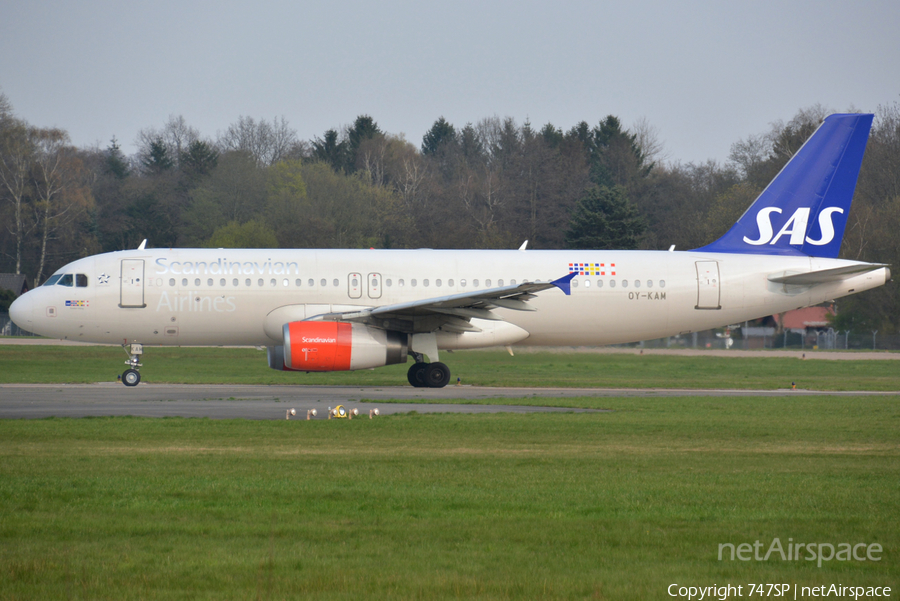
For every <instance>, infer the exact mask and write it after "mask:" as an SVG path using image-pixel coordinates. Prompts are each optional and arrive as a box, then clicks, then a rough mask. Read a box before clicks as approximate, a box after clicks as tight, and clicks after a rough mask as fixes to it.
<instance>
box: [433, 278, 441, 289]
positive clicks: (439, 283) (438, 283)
mask: <svg viewBox="0 0 900 601" xmlns="http://www.w3.org/2000/svg"><path fill="white" fill-rule="evenodd" d="M434 285H435V286H437V287H438V288H440V287H441V281H440V280H435V281H434Z"/></svg>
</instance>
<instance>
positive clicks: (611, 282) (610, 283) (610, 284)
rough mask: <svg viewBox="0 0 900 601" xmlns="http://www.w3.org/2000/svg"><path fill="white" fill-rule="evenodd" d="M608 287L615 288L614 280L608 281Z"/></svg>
mask: <svg viewBox="0 0 900 601" xmlns="http://www.w3.org/2000/svg"><path fill="white" fill-rule="evenodd" d="M609 287H610V288H615V287H616V281H615V280H610V281H609Z"/></svg>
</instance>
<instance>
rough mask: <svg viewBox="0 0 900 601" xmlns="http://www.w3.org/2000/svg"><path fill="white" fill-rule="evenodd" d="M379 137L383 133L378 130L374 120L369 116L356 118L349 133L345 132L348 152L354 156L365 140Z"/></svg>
mask: <svg viewBox="0 0 900 601" xmlns="http://www.w3.org/2000/svg"><path fill="white" fill-rule="evenodd" d="M380 135H383V133H382V131H381V130H380V129H378V124H377V123H375V120H374V119H372V117H370V116H369V115H360V116H359V117H357V118H356V121H354V122H353V127H351V128H350V131H349V132H347V140H348V142H350V151H351V152H352V153H353V155H354V156H355V155H356V151H357V149H358V148H359V145H360V144H362V143H363V142H364V141H365V140H369V139H371V138H374V137H375V136H380Z"/></svg>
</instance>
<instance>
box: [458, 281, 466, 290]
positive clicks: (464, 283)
mask: <svg viewBox="0 0 900 601" xmlns="http://www.w3.org/2000/svg"><path fill="white" fill-rule="evenodd" d="M459 285H460V286H462V287H463V288H465V287H466V281H465V280H460V281H459Z"/></svg>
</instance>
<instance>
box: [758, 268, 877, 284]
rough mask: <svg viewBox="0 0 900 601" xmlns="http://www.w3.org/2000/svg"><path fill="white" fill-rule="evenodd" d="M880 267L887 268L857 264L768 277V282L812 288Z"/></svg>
mask: <svg viewBox="0 0 900 601" xmlns="http://www.w3.org/2000/svg"><path fill="white" fill-rule="evenodd" d="M882 267H887V265H886V264H883V263H857V264H856V265H848V266H846V267H836V268H834V269H820V270H819V271H809V272H807V273H795V274H791V275H770V276H769V281H770V282H772V283H774V284H786V285H789V286H813V285H815V284H827V283H828V282H839V281H841V280H846V279H847V278H849V277H852V276H855V275H859V274H861V273H866V272H868V271H875V270H876V269H881V268H882Z"/></svg>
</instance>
